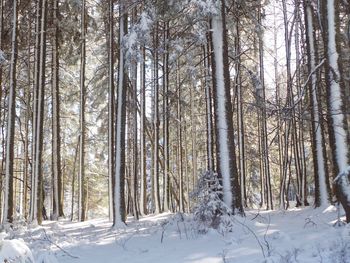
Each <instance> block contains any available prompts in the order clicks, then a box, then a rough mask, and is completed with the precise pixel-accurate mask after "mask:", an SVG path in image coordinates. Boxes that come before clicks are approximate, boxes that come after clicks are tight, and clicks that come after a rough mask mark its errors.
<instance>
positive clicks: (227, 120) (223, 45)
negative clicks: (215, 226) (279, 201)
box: [211, 0, 243, 213]
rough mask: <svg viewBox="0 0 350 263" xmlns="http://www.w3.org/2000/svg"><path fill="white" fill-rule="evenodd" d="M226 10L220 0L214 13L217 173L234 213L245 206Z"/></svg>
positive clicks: (212, 27)
mask: <svg viewBox="0 0 350 263" xmlns="http://www.w3.org/2000/svg"><path fill="white" fill-rule="evenodd" d="M225 14H226V11H225V1H224V0H221V1H220V2H219V8H218V13H217V14H216V15H213V16H212V17H211V29H212V36H211V37H212V48H213V58H212V69H213V88H214V114H215V124H216V155H217V163H218V164H217V169H218V174H219V176H220V177H221V178H222V186H223V189H222V191H223V200H224V202H225V204H226V205H227V206H228V207H230V208H232V210H233V213H236V212H237V211H236V210H239V211H240V212H243V207H242V200H241V189H240V186H239V181H238V172H237V165H236V155H235V143H234V139H233V138H234V137H233V134H234V130H233V120H232V114H233V113H232V102H231V94H230V72H229V64H228V46H227V45H228V43H227V32H226V16H225Z"/></svg>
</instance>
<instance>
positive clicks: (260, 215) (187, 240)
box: [0, 206, 350, 263]
mask: <svg viewBox="0 0 350 263" xmlns="http://www.w3.org/2000/svg"><path fill="white" fill-rule="evenodd" d="M342 213H343V211H342ZM336 218H337V211H336V208H335V207H333V206H330V207H324V208H322V209H321V208H319V209H314V208H312V207H308V208H298V209H297V208H295V209H291V210H288V211H258V210H251V211H247V212H246V217H240V216H235V217H233V228H232V231H231V232H227V233H225V234H223V233H221V234H220V233H218V232H217V231H216V230H213V229H209V231H208V232H207V233H206V234H198V233H197V232H196V231H195V229H196V227H195V223H194V222H193V220H192V218H191V216H189V215H184V216H180V215H179V214H170V213H163V214H160V215H150V216H145V217H143V218H141V219H140V220H139V221H136V220H134V219H133V218H128V221H127V226H126V227H125V228H124V229H118V230H115V229H113V228H112V223H111V222H109V221H108V219H107V218H106V219H95V220H90V221H86V222H79V223H76V222H73V223H72V222H69V221H59V222H52V221H46V222H44V224H43V226H41V227H34V228H23V227H22V228H18V227H16V228H15V230H13V232H12V233H11V236H12V237H16V239H21V238H22V239H23V240H24V241H25V242H26V244H27V245H28V246H29V248H30V249H31V250H32V252H33V254H34V257H35V259H36V261H35V262H37V263H38V262H39V263H57V262H59V263H96V262H103V263H115V262H128V263H135V262H167V263H175V262H176V263H179V262H201V263H216V262H243V263H245V262H247V263H250V262H251V263H253V262H254V263H256V262H303V263H304V262H306V263H307V262H334V263H337V262H345V263H349V262H350V224H349V225H347V226H343V227H338V228H337V227H334V226H333V224H334V222H335V221H336ZM263 251H264V252H263ZM2 253H3V250H0V258H1V256H2V255H3V254H2ZM263 253H264V255H265V257H264V255H263ZM39 259H40V261H39ZM0 262H2V261H0ZM16 262H19V261H16ZM29 262H30V261H29Z"/></svg>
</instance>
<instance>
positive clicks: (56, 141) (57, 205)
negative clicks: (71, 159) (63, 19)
mask: <svg viewBox="0 0 350 263" xmlns="http://www.w3.org/2000/svg"><path fill="white" fill-rule="evenodd" d="M58 2H59V0H54V2H53V9H54V10H53V20H54V22H53V23H54V35H53V39H52V42H53V43H52V119H53V120H52V172H53V219H54V220H57V218H58V217H62V216H64V214H63V191H62V170H61V134H60V127H61V126H60V90H59V65H60V64H59V50H58V49H59V44H58V34H59V28H58V26H59V25H58V24H59V10H58V8H59V7H58V6H59V3H58Z"/></svg>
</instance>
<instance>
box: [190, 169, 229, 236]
mask: <svg viewBox="0 0 350 263" xmlns="http://www.w3.org/2000/svg"><path fill="white" fill-rule="evenodd" d="M221 196H222V186H221V184H220V181H219V178H218V175H217V173H214V172H210V171H207V172H204V173H203V174H202V175H201V177H200V178H199V180H198V184H197V187H196V189H195V190H194V191H193V192H192V198H193V199H194V201H195V203H196V205H195V207H194V209H193V215H194V221H195V222H196V223H197V230H198V232H199V233H206V232H207V231H208V228H214V229H217V230H218V231H219V232H220V233H221V232H225V231H227V230H229V229H230V228H231V227H232V222H231V220H230V215H231V212H232V211H231V209H230V208H229V207H228V206H227V205H226V204H225V203H224V202H223V201H222V199H221V198H220V197H221Z"/></svg>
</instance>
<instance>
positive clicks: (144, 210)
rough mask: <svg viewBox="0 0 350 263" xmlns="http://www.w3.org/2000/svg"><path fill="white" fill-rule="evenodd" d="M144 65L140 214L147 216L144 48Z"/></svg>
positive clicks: (144, 51) (143, 66)
mask: <svg viewBox="0 0 350 263" xmlns="http://www.w3.org/2000/svg"><path fill="white" fill-rule="evenodd" d="M142 57H143V60H142V65H141V73H140V83H141V95H140V104H141V109H140V148H141V149H140V150H141V154H140V170H141V173H140V177H141V178H140V181H141V184H140V213H141V215H145V214H147V173H146V129H147V128H146V125H147V124H146V61H145V60H146V50H145V47H142Z"/></svg>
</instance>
